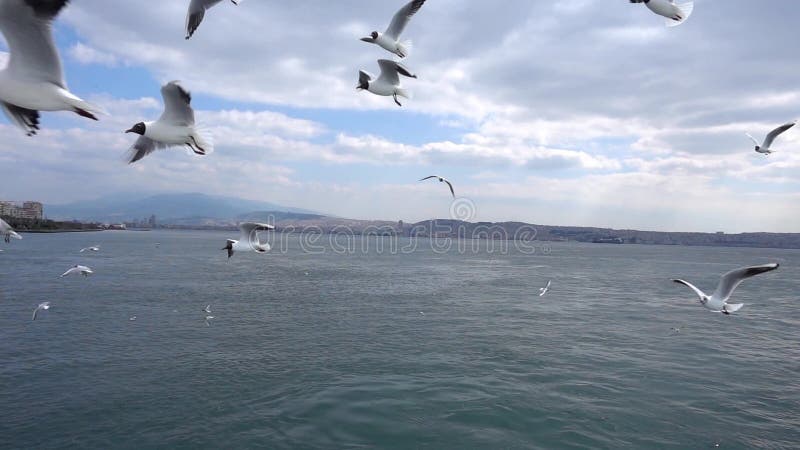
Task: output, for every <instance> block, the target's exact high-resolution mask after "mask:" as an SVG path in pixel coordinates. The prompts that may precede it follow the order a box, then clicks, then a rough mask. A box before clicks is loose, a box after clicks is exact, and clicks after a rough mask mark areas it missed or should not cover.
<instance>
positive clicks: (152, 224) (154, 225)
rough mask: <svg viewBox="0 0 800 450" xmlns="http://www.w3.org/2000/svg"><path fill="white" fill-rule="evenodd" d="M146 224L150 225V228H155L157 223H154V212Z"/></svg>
mask: <svg viewBox="0 0 800 450" xmlns="http://www.w3.org/2000/svg"><path fill="white" fill-rule="evenodd" d="M148 225H150V228H155V227H156V225H157V223H156V215H155V214H153V215H152V216H150V220H148Z"/></svg>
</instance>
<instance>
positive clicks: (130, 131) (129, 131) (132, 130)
mask: <svg viewBox="0 0 800 450" xmlns="http://www.w3.org/2000/svg"><path fill="white" fill-rule="evenodd" d="M125 132H126V133H135V132H136V130H134V129H133V128H131V129H130V130H126V131H125Z"/></svg>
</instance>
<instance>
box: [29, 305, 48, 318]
mask: <svg viewBox="0 0 800 450" xmlns="http://www.w3.org/2000/svg"><path fill="white" fill-rule="evenodd" d="M48 309H50V302H44V303H39V306H37V307H36V309H34V310H33V318H32V319H31V320H36V316H37V315H38V314H39V311H47V310H48Z"/></svg>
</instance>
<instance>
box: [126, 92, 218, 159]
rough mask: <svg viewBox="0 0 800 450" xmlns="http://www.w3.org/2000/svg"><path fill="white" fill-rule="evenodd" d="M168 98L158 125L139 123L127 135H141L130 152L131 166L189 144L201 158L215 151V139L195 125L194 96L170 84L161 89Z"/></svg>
mask: <svg viewBox="0 0 800 450" xmlns="http://www.w3.org/2000/svg"><path fill="white" fill-rule="evenodd" d="M161 96H162V97H163V98H164V113H163V114H161V117H159V118H158V120H157V121H155V122H139V123H137V124H136V125H134V126H133V127H132V128H131V129H130V130H127V131H125V132H126V133H135V134H138V135H140V137H139V139H137V140H136V143H135V144H133V147H131V149H130V154H129V161H128V163H129V164H133V163H135V162H136V161H139V160H140V159H142V158H144V157H145V156H147V155H149V154H150V153H152V152H154V151H156V150H159V149H162V148H167V147H171V146H174V145H185V146H187V147H188V148H190V149H191V150H192V151H193V152H195V153H196V154H198V155H206V154H208V153H211V152H212V151H214V144H213V143H212V141H211V137H210V136H207V135H206V134H207V133H205V132H204V131H203V130H199V129H198V128H197V127H195V124H194V110H193V109H192V106H191V102H192V95H191V94H190V93H189V91H187V90H186V89H184V88H183V86H181V85H180V82H178V81H170V82H169V83H167V84H165V85H164V86H163V87H162V88H161Z"/></svg>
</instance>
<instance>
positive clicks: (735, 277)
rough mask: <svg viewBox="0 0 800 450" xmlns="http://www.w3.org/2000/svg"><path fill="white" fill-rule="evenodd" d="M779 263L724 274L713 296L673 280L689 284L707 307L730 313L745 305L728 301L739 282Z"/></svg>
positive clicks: (768, 269) (715, 310) (777, 265)
mask: <svg viewBox="0 0 800 450" xmlns="http://www.w3.org/2000/svg"><path fill="white" fill-rule="evenodd" d="M778 267H779V264H764V265H762V266H751V267H743V268H741V269H736V270H732V271H730V272H728V273H726V274H725V275H723V276H722V278H720V280H719V284H717V289H716V290H715V291H714V293H713V294H711V296H708V295H706V294H705V293H704V292H703V291H701V290H700V289H698V288H697V287H695V286H694V285H693V284H691V283H689V282H688V281H684V280H672V281H674V282H676V283H679V284H683V285H685V286H688V287H689V288H690V289H691V290H693V291H694V293H695V294H697V295H698V297H700V303H701V304H702V305H703V306H705V307H706V308H708V309H710V310H711V311H714V312H720V313H723V314H730V313H732V312H736V311H738V310H739V309H741V308H742V306H744V304H743V303H728V300H729V299H730V298H731V295H732V294H733V291H734V290H735V289H736V287H737V286H739V283H741V282H742V281H744V280H745V279H746V278H750V277H753V276H756V275H759V274H762V273H765V272H769V271H772V270H775V269H777V268H778Z"/></svg>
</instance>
